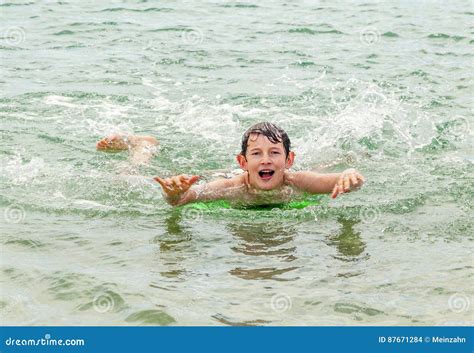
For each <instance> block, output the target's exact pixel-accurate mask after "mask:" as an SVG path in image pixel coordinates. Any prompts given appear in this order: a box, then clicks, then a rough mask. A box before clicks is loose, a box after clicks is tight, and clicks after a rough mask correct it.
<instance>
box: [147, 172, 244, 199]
mask: <svg viewBox="0 0 474 353" xmlns="http://www.w3.org/2000/svg"><path fill="white" fill-rule="evenodd" d="M241 178H242V177H241V176H236V177H234V178H231V179H218V180H214V181H211V182H209V183H206V184H203V185H196V186H194V187H191V186H192V185H193V184H194V183H195V182H196V181H197V180H198V179H199V177H198V176H196V175H193V176H191V177H188V176H186V175H178V176H175V177H172V178H167V179H162V178H160V177H156V178H155V180H156V181H157V182H158V183H160V185H161V187H162V188H163V191H164V193H165V199H166V201H167V202H168V203H169V204H170V205H172V206H181V205H185V204H187V203H191V202H199V201H212V200H218V199H222V198H224V197H226V196H228V194H229V193H231V192H232V190H233V189H235V188H236V187H238V186H239V184H240V179H241Z"/></svg>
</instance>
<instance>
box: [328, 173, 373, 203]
mask: <svg viewBox="0 0 474 353" xmlns="http://www.w3.org/2000/svg"><path fill="white" fill-rule="evenodd" d="M364 182H365V179H364V177H363V176H362V175H360V174H359V173H358V172H357V170H355V169H347V170H345V171H344V172H342V174H341V176H340V177H339V179H338V180H337V182H336V185H334V189H333V190H332V194H331V197H332V198H333V199H335V198H336V197H337V195H339V194H343V193H345V192H351V191H352V190H357V189H358V188H360V187H361V186H362V185H363V184H364Z"/></svg>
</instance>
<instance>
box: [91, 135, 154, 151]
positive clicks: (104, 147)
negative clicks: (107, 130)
mask: <svg viewBox="0 0 474 353" xmlns="http://www.w3.org/2000/svg"><path fill="white" fill-rule="evenodd" d="M156 145H158V141H157V140H156V138H154V137H153V136H123V135H109V136H107V137H105V138H103V139H102V140H100V141H99V142H97V144H96V147H97V149H98V150H99V151H124V150H130V149H134V148H137V147H152V146H156Z"/></svg>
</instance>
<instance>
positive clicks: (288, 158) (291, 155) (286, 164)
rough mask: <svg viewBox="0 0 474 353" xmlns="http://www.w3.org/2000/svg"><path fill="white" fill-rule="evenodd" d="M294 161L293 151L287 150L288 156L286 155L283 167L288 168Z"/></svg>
mask: <svg viewBox="0 0 474 353" xmlns="http://www.w3.org/2000/svg"><path fill="white" fill-rule="evenodd" d="M294 162H295V152H289V153H288V157H286V163H285V168H286V169H290V168H291V166H292V165H293V163H294Z"/></svg>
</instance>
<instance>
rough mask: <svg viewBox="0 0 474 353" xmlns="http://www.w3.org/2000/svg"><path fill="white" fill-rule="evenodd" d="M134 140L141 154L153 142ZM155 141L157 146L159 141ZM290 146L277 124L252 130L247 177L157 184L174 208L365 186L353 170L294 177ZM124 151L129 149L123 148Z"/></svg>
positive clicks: (244, 153) (242, 158)
mask: <svg viewBox="0 0 474 353" xmlns="http://www.w3.org/2000/svg"><path fill="white" fill-rule="evenodd" d="M132 138H133V139H135V140H138V141H139V142H136V141H135V142H134V143H133V144H130V146H131V147H128V148H129V149H130V150H131V151H133V150H134V149H135V150H136V148H137V147H136V146H137V145H139V146H147V145H148V144H151V143H152V140H150V138H151V137H149V136H136V137H132ZM151 139H153V138H151ZM102 141H104V140H102ZM153 141H154V142H155V144H156V140H153ZM100 143H101V142H99V143H98V145H97V146H98V148H99V144H100ZM103 146H104V148H103V149H108V148H107V143H103ZM134 146H135V147H134ZM290 146H291V143H290V139H289V137H288V135H287V133H286V132H285V131H284V130H282V129H281V128H279V127H278V126H276V125H274V124H272V123H269V122H262V123H258V124H255V125H253V126H251V127H250V128H249V129H248V130H247V131H246V132H245V133H244V135H243V138H242V150H241V152H240V153H239V154H238V155H237V162H238V164H239V166H240V168H241V169H242V170H243V171H244V173H242V174H240V175H237V176H234V177H233V178H230V179H218V180H214V181H211V182H209V183H206V184H202V185H193V184H195V183H196V182H197V181H198V179H199V176H197V175H192V176H187V175H178V176H174V177H171V178H166V179H162V178H160V177H156V178H154V179H155V180H156V181H157V182H158V183H160V185H161V187H162V188H163V191H164V195H165V198H166V201H167V202H168V203H169V204H170V205H173V206H180V205H185V204H187V203H191V202H199V201H211V200H221V199H224V200H228V201H230V202H233V203H238V204H247V205H268V204H278V203H284V202H289V201H291V200H292V199H294V198H296V197H298V196H300V197H301V196H302V195H303V194H304V193H310V194H328V193H332V197H333V198H335V197H337V195H339V194H342V193H345V192H350V191H353V190H356V189H358V188H359V187H361V186H362V184H363V183H364V181H365V180H364V177H363V176H362V175H360V174H359V173H358V172H357V171H356V170H354V169H348V170H345V171H344V172H342V173H332V174H319V173H315V172H310V171H301V172H290V171H289V169H290V168H291V166H292V165H293V162H294V159H295V154H294V152H292V151H290ZM121 147H122V149H125V148H126V147H125V146H124V145H122V146H121ZM132 154H133V153H132Z"/></svg>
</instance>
